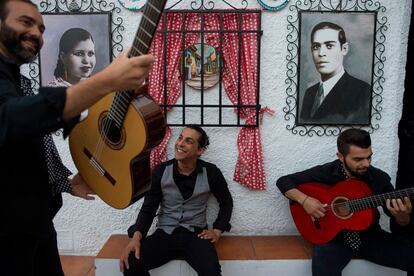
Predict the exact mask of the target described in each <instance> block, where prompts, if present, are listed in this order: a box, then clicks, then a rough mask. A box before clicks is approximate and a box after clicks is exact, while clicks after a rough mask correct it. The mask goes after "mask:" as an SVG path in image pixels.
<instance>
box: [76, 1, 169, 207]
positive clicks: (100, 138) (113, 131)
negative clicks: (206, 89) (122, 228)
mask: <svg viewBox="0 0 414 276" xmlns="http://www.w3.org/2000/svg"><path fill="white" fill-rule="evenodd" d="M165 3H166V0H148V2H147V5H146V7H145V8H144V12H143V15H142V19H141V22H140V25H139V27H138V30H137V33H136V36H135V39H134V43H133V46H132V48H131V51H130V53H129V57H132V56H138V55H143V54H146V53H147V52H148V49H149V47H150V45H151V41H152V37H153V35H154V33H155V31H156V28H157V25H158V22H159V20H160V18H161V13H162V11H163V9H164V6H165ZM164 134H165V120H164V116H163V114H162V111H161V109H160V107H159V105H158V104H156V103H155V102H154V100H153V99H152V98H151V97H150V96H149V95H148V94H147V93H141V94H139V96H138V97H135V94H134V93H133V92H132V91H122V92H120V91H118V92H113V93H110V94H108V95H107V96H106V97H104V98H103V99H102V100H100V101H99V102H97V103H96V104H95V105H93V106H92V107H91V108H90V109H89V114H88V117H87V119H86V120H84V121H83V122H81V123H79V124H78V125H77V126H76V127H75V128H74V129H73V130H72V132H71V134H70V136H69V146H70V151H71V154H72V158H73V160H74V163H75V165H76V167H77V169H78V170H79V173H80V175H81V176H82V178H83V179H84V180H85V181H86V183H87V184H88V185H89V186H90V187H91V188H92V190H93V191H94V192H95V193H96V194H97V195H98V196H99V197H100V198H102V200H104V201H105V202H106V203H107V204H109V205H110V206H112V207H114V208H118V209H122V208H126V207H128V206H129V205H130V204H132V203H133V202H135V201H136V200H138V199H139V198H141V197H142V196H143V195H144V194H145V192H146V191H148V190H149V188H150V183H151V170H150V151H151V149H152V148H153V147H155V146H157V145H158V144H159V143H160V142H161V141H162V139H163V137H164Z"/></svg>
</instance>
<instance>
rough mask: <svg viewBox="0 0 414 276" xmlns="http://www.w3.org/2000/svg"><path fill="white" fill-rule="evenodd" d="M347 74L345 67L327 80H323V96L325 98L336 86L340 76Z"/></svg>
mask: <svg viewBox="0 0 414 276" xmlns="http://www.w3.org/2000/svg"><path fill="white" fill-rule="evenodd" d="M344 74H345V69H344V67H342V68H341V70H340V71H339V73H337V74H336V75H335V76H333V77H332V78H330V79H329V80H326V81H324V82H323V81H321V85H323V96H324V97H323V98H324V99H325V98H326V96H328V94H329V92H331V90H332V88H333V87H334V86H335V84H336V83H337V82H338V81H339V79H340V78H342V76H343V75H344Z"/></svg>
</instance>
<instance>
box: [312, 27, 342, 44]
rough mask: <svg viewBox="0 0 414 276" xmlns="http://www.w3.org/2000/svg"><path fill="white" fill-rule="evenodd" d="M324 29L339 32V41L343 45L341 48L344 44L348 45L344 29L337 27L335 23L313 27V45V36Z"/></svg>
mask: <svg viewBox="0 0 414 276" xmlns="http://www.w3.org/2000/svg"><path fill="white" fill-rule="evenodd" d="M322 29H333V30H336V31H339V33H338V40H339V43H340V44H341V47H342V45H343V44H344V43H346V35H345V31H344V29H343V28H342V27H341V26H339V25H336V24H335V23H331V22H321V23H318V24H317V25H315V27H313V29H312V32H311V43H312V42H313V36H314V35H315V32H316V31H318V30H322Z"/></svg>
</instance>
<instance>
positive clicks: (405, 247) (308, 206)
mask: <svg viewBox="0 0 414 276" xmlns="http://www.w3.org/2000/svg"><path fill="white" fill-rule="evenodd" d="M337 144H338V153H337V156H338V160H335V161H333V162H330V163H327V164H324V165H320V166H316V167H313V168H310V169H308V170H305V171H302V172H297V173H293V174H290V175H286V176H283V177H281V178H280V179H279V180H278V181H277V183H276V185H277V187H278V188H279V189H280V191H281V192H282V194H284V195H285V196H286V197H288V198H289V199H290V200H293V201H296V202H298V203H299V204H301V205H302V207H303V208H304V209H305V211H306V213H307V214H309V216H311V217H312V218H313V219H321V218H322V219H323V217H324V216H325V213H326V212H329V209H328V202H320V201H319V200H318V199H316V198H313V197H310V196H308V195H306V194H304V193H303V192H301V191H299V189H297V187H298V186H299V185H301V184H304V183H310V182H318V183H322V184H326V185H335V184H336V183H338V182H340V181H343V180H345V179H347V178H359V179H361V180H362V181H364V182H365V183H366V184H367V185H368V186H369V187H370V189H371V191H372V193H373V194H382V193H386V192H390V191H393V190H394V188H393V186H392V184H391V182H390V177H389V176H388V174H386V173H385V172H383V171H381V170H379V169H377V168H375V167H373V166H371V156H372V150H371V138H370V136H369V134H368V132H366V131H364V130H361V129H348V130H346V131H344V132H342V133H341V134H340V135H339V137H338V142H337ZM411 210H412V205H411V201H410V199H409V198H408V197H405V198H403V199H399V198H398V199H392V200H389V199H388V200H387V202H386V208H384V212H385V213H386V214H387V215H388V216H390V217H391V219H392V220H395V222H396V223H398V224H400V225H406V224H408V223H409V222H410V213H411ZM354 255H356V256H358V257H360V258H363V259H366V260H368V261H371V262H374V263H377V264H380V265H384V266H388V267H393V268H398V269H401V270H404V271H407V272H408V274H407V275H409V276H414V243H412V242H411V241H409V240H406V239H403V238H401V237H399V236H397V235H393V234H390V233H388V232H386V231H384V230H382V229H381V228H380V225H379V216H378V218H377V219H376V220H375V222H374V223H373V224H372V225H371V226H370V227H369V228H368V229H367V230H363V231H360V232H354V231H343V232H341V233H340V234H338V235H337V237H335V238H334V239H333V240H332V241H330V242H329V243H326V244H319V245H314V247H313V256H312V274H313V275H314V276H339V275H341V273H342V270H343V268H344V267H345V266H346V265H347V264H348V263H349V261H350V260H351V258H352V257H353V256H354Z"/></svg>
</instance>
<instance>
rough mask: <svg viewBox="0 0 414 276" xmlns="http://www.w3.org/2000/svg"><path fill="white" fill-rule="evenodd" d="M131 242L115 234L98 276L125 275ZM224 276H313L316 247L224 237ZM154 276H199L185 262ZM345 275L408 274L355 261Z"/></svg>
mask: <svg viewBox="0 0 414 276" xmlns="http://www.w3.org/2000/svg"><path fill="white" fill-rule="evenodd" d="M128 241H129V239H128V237H127V236H126V235H112V236H111V237H110V238H109V239H108V241H107V242H106V243H105V245H104V246H103V248H102V249H101V251H100V252H99V253H98V255H97V256H96V258H95V267H96V271H95V275H96V276H122V273H120V272H119V257H120V256H121V252H122V250H123V248H124V247H125V246H126V244H127V243H128ZM216 248H217V253H218V256H219V259H220V264H221V268H222V275H223V276H226V275H230V276H252V275H254V276H276V275H281V276H282V275H283V276H306V275H311V254H312V245H311V244H309V243H308V242H306V241H304V240H303V239H302V238H301V237H300V236H223V237H222V238H221V239H220V241H219V242H218V243H217V244H216ZM150 273H151V276H196V275H197V274H196V273H195V271H194V270H193V269H192V268H191V267H190V266H189V265H188V264H187V263H186V262H185V261H184V260H173V261H171V262H169V263H167V264H166V265H164V266H162V267H159V268H157V269H154V270H151V271H150ZM343 275H344V276H359V275H361V276H366V275H370V276H374V275H375V276H405V275H406V274H405V272H403V271H400V270H396V269H392V268H387V267H383V266H379V265H376V264H373V263H370V262H368V261H365V260H359V259H353V260H352V261H351V262H350V264H349V265H348V266H347V267H346V268H345V270H344V272H343Z"/></svg>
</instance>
